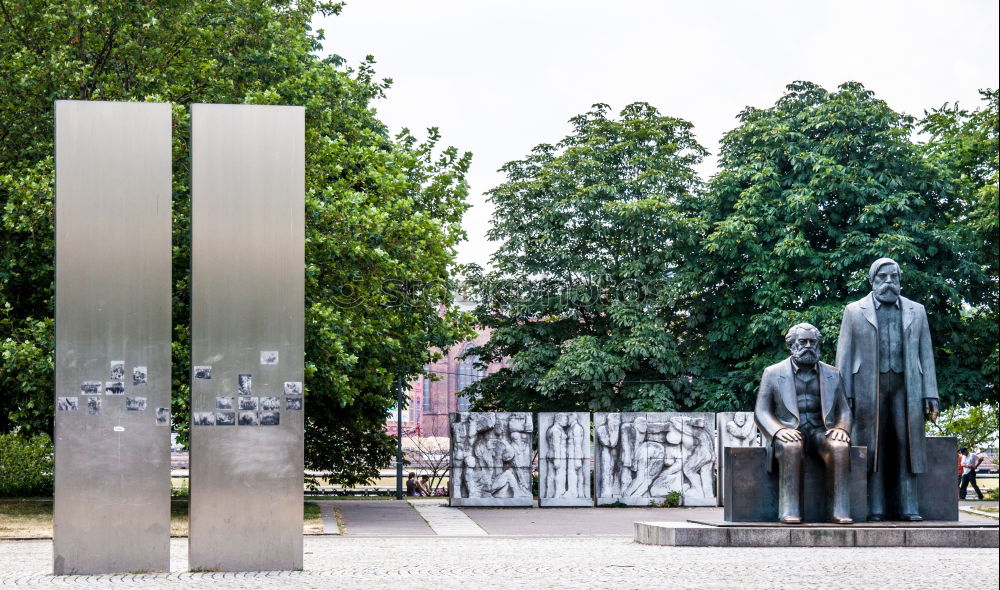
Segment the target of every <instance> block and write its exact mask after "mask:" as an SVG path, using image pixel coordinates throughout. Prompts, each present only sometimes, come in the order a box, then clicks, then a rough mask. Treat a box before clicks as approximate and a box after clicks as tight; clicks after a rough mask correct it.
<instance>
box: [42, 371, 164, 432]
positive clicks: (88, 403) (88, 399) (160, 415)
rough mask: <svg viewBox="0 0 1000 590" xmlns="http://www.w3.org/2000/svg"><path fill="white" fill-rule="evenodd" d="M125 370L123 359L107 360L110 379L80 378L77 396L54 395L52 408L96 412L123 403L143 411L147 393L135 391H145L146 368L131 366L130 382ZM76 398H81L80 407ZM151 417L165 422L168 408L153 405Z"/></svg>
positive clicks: (132, 409) (160, 424) (147, 373)
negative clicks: (120, 400) (120, 399)
mask: <svg viewBox="0 0 1000 590" xmlns="http://www.w3.org/2000/svg"><path fill="white" fill-rule="evenodd" d="M125 374H126V367H125V361H118V360H116V361H111V362H110V363H109V367H108V378H109V379H110V381H98V380H96V379H95V380H93V381H83V382H81V383H80V395H79V396H75V395H74V396H59V397H57V398H56V411H57V412H84V413H86V414H87V415H89V416H100V415H102V414H103V413H104V412H105V411H108V410H111V409H117V408H121V407H123V408H125V411H127V412H145V411H146V409H147V408H146V406H147V403H146V402H147V396H146V395H136V394H145V392H146V389H147V386H146V385H147V383H148V380H149V371H148V370H147V368H146V367H145V366H139V365H137V366H134V367H132V378H131V385H127V382H128V381H127V380H126V379H125ZM80 398H83V403H82V406H83V407H82V408H81V402H80ZM116 398H122V399H123V400H124V401H123V402H118V401H117V399H116ZM105 399H106V400H107V401H105ZM112 404H114V405H112ZM153 421H154V423H155V424H156V425H157V426H169V425H170V408H156V412H154V414H153Z"/></svg>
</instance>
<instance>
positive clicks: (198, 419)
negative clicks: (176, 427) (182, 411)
mask: <svg viewBox="0 0 1000 590" xmlns="http://www.w3.org/2000/svg"><path fill="white" fill-rule="evenodd" d="M191 422H193V423H194V425H195V426H215V412H195V413H194V414H193V415H192V416H191Z"/></svg>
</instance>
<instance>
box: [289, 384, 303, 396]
mask: <svg viewBox="0 0 1000 590" xmlns="http://www.w3.org/2000/svg"><path fill="white" fill-rule="evenodd" d="M285 395H302V382H301V381H285Z"/></svg>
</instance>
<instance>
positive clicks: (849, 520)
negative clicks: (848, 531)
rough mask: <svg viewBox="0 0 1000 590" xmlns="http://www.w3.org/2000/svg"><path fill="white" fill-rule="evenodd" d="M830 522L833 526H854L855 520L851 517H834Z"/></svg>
mask: <svg viewBox="0 0 1000 590" xmlns="http://www.w3.org/2000/svg"><path fill="white" fill-rule="evenodd" d="M830 522H832V523H833V524H854V519H853V518H851V517H850V516H834V517H833V518H831V519H830Z"/></svg>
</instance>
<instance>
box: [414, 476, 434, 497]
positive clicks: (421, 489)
mask: <svg viewBox="0 0 1000 590" xmlns="http://www.w3.org/2000/svg"><path fill="white" fill-rule="evenodd" d="M417 495H419V496H430V495H431V485H430V476H427V475H421V476H420V481H418V482H417Z"/></svg>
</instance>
